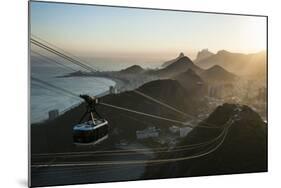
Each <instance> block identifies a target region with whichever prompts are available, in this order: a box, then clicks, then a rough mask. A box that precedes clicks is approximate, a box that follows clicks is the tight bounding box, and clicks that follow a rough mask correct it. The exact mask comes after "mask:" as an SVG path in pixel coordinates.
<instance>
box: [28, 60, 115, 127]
mask: <svg viewBox="0 0 281 188" xmlns="http://www.w3.org/2000/svg"><path fill="white" fill-rule="evenodd" d="M70 72H71V71H66V70H65V69H62V68H60V67H57V66H42V65H33V66H31V75H32V77H36V78H38V79H40V80H42V81H44V82H47V83H49V84H52V85H54V86H56V87H59V88H62V89H65V90H68V91H70V92H72V93H74V94H76V95H77V97H74V96H72V95H70V94H67V93H65V92H61V91H59V90H57V89H53V88H51V87H48V86H46V85H44V84H42V83H38V82H36V81H33V80H31V82H30V95H31V96H30V120H31V123H35V122H40V121H43V120H46V119H48V116H49V115H48V113H49V111H51V110H58V111H59V114H62V113H63V112H64V111H67V110H68V109H70V108H72V107H74V106H76V105H78V104H80V103H81V102H82V100H81V99H79V97H78V96H79V95H80V94H88V95H91V96H94V95H98V94H101V93H103V92H105V91H108V89H109V87H110V86H115V84H116V83H115V82H114V81H112V80H109V79H105V78H97V77H60V76H64V75H66V74H68V73H70Z"/></svg>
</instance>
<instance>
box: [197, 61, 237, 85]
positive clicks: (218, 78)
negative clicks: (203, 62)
mask: <svg viewBox="0 0 281 188" xmlns="http://www.w3.org/2000/svg"><path fill="white" fill-rule="evenodd" d="M200 76H201V77H202V78H203V80H204V81H206V82H208V83H214V82H215V83H217V82H233V81H235V79H236V78H237V76H236V75H234V74H232V73H230V72H228V71H227V70H225V69H224V68H222V67H221V66H219V65H214V66H212V67H211V68H209V69H207V70H204V71H202V72H201V74H200Z"/></svg>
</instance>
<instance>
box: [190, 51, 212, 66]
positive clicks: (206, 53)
mask: <svg viewBox="0 0 281 188" xmlns="http://www.w3.org/2000/svg"><path fill="white" fill-rule="evenodd" d="M212 55H214V53H212V52H210V51H209V50H208V49H203V50H201V51H199V52H198V53H197V56H196V59H195V60H194V62H195V63H197V62H199V61H201V60H204V59H206V58H208V57H211V56H212Z"/></svg>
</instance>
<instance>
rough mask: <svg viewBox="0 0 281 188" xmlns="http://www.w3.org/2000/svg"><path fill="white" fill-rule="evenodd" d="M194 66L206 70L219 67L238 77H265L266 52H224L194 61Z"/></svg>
mask: <svg viewBox="0 0 281 188" xmlns="http://www.w3.org/2000/svg"><path fill="white" fill-rule="evenodd" d="M196 65H198V66H199V67H201V68H204V69H208V68H211V67H212V66H214V65H219V66H221V67H223V68H225V69H227V70H228V71H230V72H233V73H234V74H236V75H239V76H245V75H248V76H259V77H265V76H266V52H264V51H262V52H259V53H253V54H242V53H231V52H228V51H226V50H221V51H218V52H217V53H216V54H213V55H210V54H209V56H208V57H206V58H203V59H199V60H196Z"/></svg>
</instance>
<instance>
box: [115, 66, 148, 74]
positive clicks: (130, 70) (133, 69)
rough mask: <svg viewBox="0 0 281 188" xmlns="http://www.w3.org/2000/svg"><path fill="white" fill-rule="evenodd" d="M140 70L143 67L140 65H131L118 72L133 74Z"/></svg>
mask: <svg viewBox="0 0 281 188" xmlns="http://www.w3.org/2000/svg"><path fill="white" fill-rule="evenodd" d="M142 71H144V69H143V68H142V67H141V66H139V65H132V66H130V67H127V68H126V69H123V70H121V71H120V72H122V73H130V74H134V73H140V72H142Z"/></svg>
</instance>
